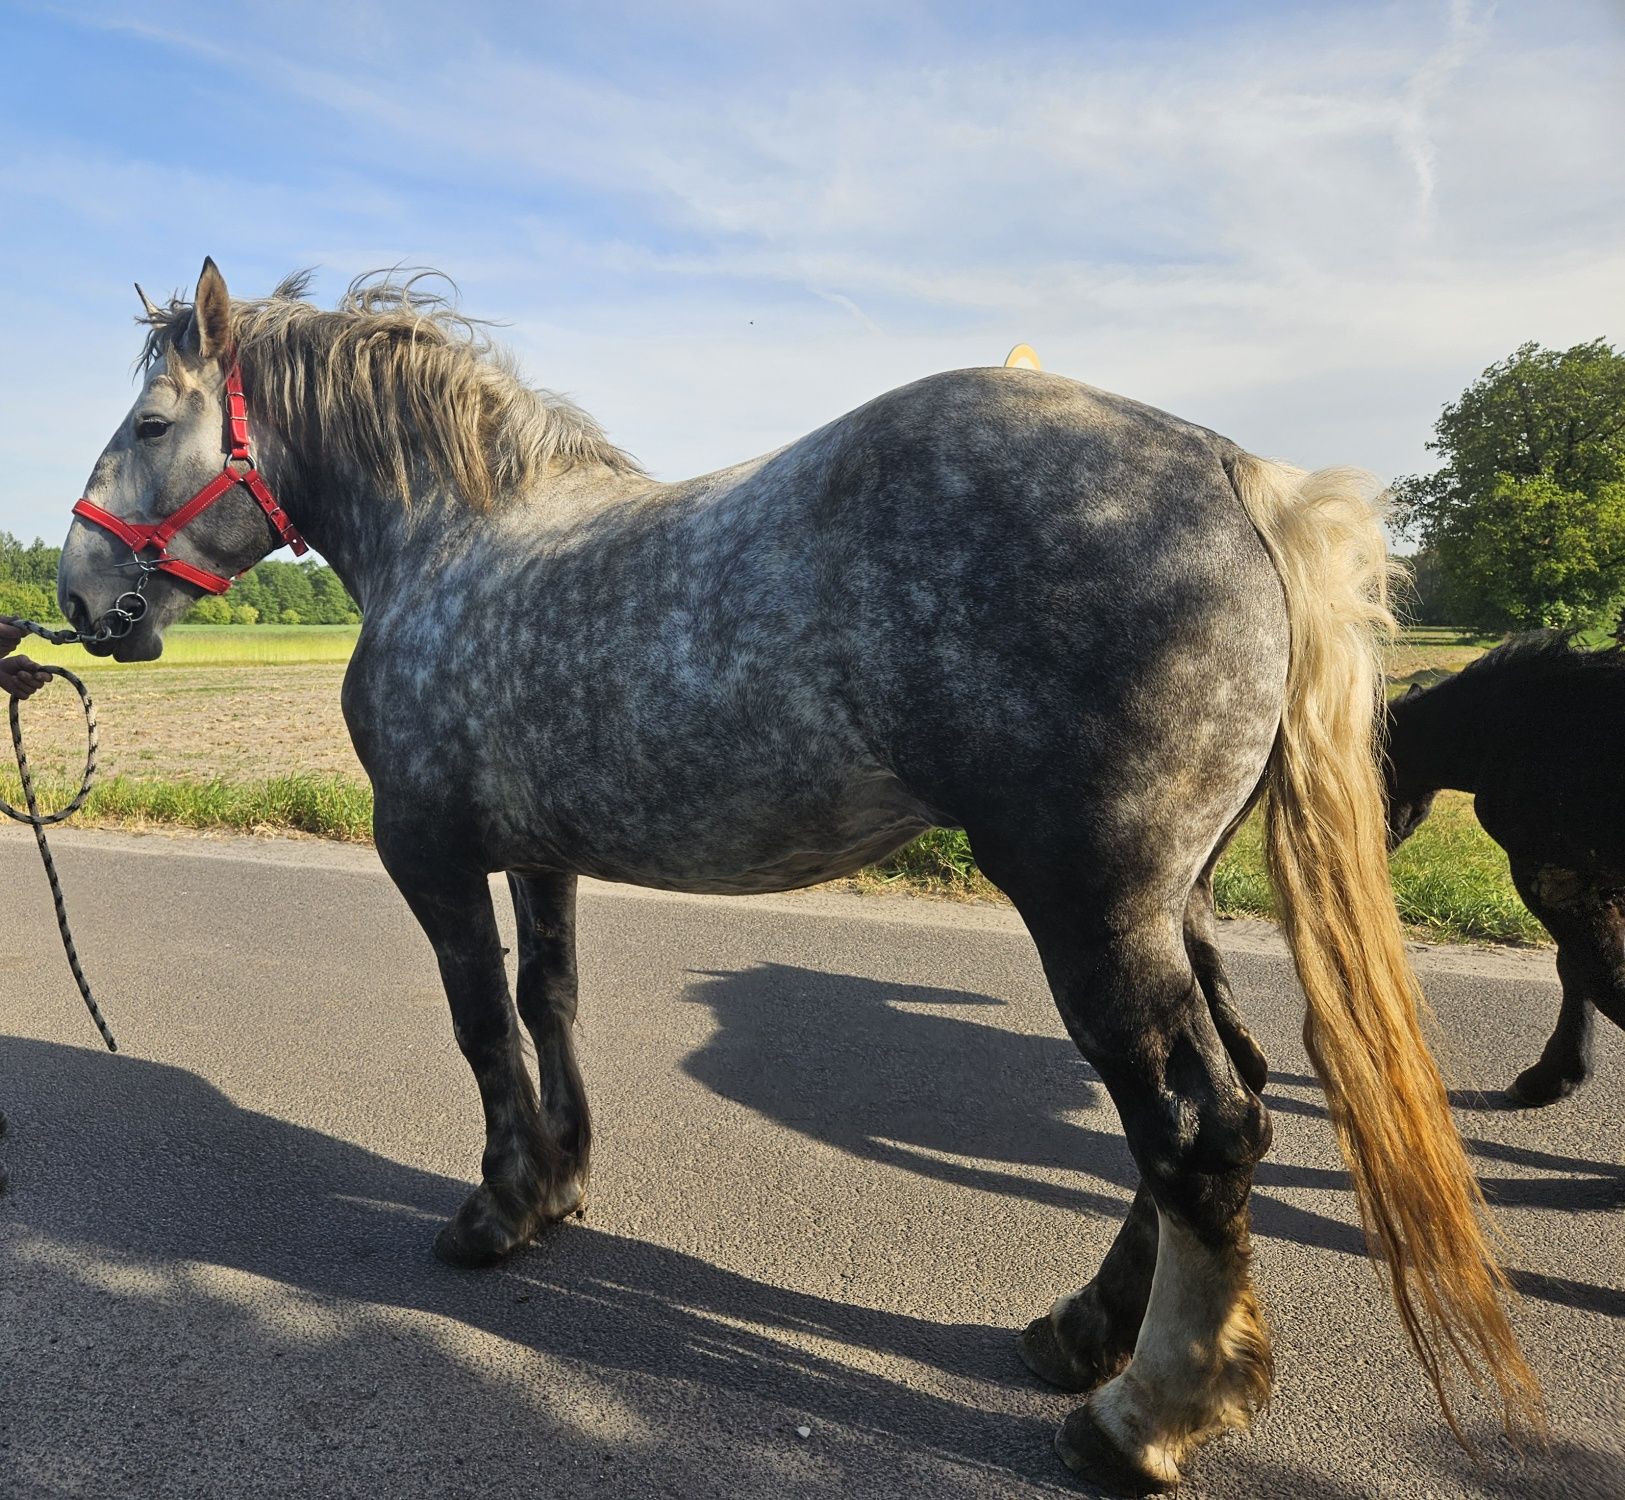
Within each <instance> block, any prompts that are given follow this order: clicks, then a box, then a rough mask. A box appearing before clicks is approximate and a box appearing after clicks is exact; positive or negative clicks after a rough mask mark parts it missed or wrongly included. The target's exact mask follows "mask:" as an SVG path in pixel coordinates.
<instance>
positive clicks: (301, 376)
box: [140, 271, 642, 510]
mask: <svg viewBox="0 0 1625 1500" xmlns="http://www.w3.org/2000/svg"><path fill="white" fill-rule="evenodd" d="M435 281H441V282H445V278H444V277H442V276H440V275H439V274H438V273H437V272H433V271H420V272H417V273H415V274H412V275H408V276H401V275H399V274H398V273H395V272H387V271H375V272H370V273H368V274H367V275H365V276H358V277H357V278H356V279H355V280H354V281H352V282H351V283H350V285H349V287H348V289H347V290H346V291H345V293H344V296H343V297H342V298H341V299H340V300H339V305H338V306H337V308H335V309H334V310H333V311H331V312H327V311H324V310H323V309H321V308H319V307H316V306H314V305H313V304H312V303H310V302H307V301H305V300H304V294H305V292H306V290H307V288H308V287H309V284H310V273H309V272H308V271H302V272H298V273H296V274H295V275H292V276H289V277H287V278H285V279H284V280H283V281H282V282H281V284H280V285H278V287H277V288H276V290H275V291H274V292H272V293H271V295H270V296H269V297H266V298H264V299H262V300H260V301H253V302H245V301H237V300H235V299H234V300H233V301H232V304H231V338H232V343H233V345H234V347H235V350H236V354H237V358H238V360H239V362H240V363H241V365H242V369H243V380H244V385H245V387H246V388H247V392H248V400H249V412H250V415H251V416H252V417H254V418H256V419H257V420H259V421H262V422H266V423H268V424H270V425H271V426H273V427H275V428H276V429H278V430H279V431H280V432H281V434H282V436H283V437H284V438H285V439H286V440H287V441H288V442H289V443H290V444H291V445H292V446H293V447H294V448H295V449H296V450H300V451H302V452H306V453H309V454H311V455H313V456H314V455H316V454H320V455H321V457H322V460H323V461H324V462H326V463H329V464H333V465H335V466H336V467H338V468H340V469H341V470H343V471H346V472H349V473H353V474H356V475H359V476H363V477H365V478H367V479H369V480H371V481H372V482H373V483H374V484H376V485H377V486H378V488H379V489H380V490H381V491H383V492H384V493H386V494H387V493H392V494H394V495H396V496H397V497H398V498H399V499H400V500H402V501H403V502H405V501H407V500H409V499H410V497H411V495H412V492H413V490H414V489H415V488H417V487H418V486H420V485H422V484H423V483H424V481H425V480H426V479H427V480H429V481H431V482H438V483H439V484H441V485H443V486H444V487H445V488H446V489H447V490H449V491H450V492H451V493H452V494H454V495H456V496H457V497H458V498H459V499H461V500H462V501H463V502H464V503H465V504H467V505H469V506H471V507H473V508H475V509H477V510H484V509H487V508H489V507H490V506H491V505H492V504H493V503H494V502H496V501H498V500H500V499H502V498H504V497H506V496H509V495H513V494H516V493H520V492H523V491H525V490H528V489H530V488H532V487H533V486H534V485H535V484H537V483H538V482H539V481H540V480H541V479H543V478H544V477H545V476H546V474H547V472H548V471H549V470H550V469H553V470H557V469H562V468H570V467H573V466H575V465H594V466H597V467H600V468H604V469H608V470H610V471H612V472H614V473H622V474H637V473H641V472H642V470H641V469H640V468H639V467H638V465H637V464H636V462H634V460H633V459H632V458H630V457H629V456H628V455H627V454H626V453H623V452H622V451H621V450H620V449H619V448H617V447H616V446H615V445H614V444H613V443H611V442H610V441H609V439H608V438H606V437H605V436H604V433H603V429H602V428H600V427H599V425H598V424H597V422H595V421H594V420H593V419H592V418H591V417H590V416H588V415H587V414H586V412H584V411H582V410H581V409H580V408H579V407H577V406H576V405H574V404H573V403H572V402H570V401H568V400H566V399H565V398H564V397H562V396H558V395H555V394H553V393H552V392H548V391H538V390H534V389H532V388H531V387H530V386H528V385H526V384H525V383H524V381H523V380H522V379H520V377H519V374H518V371H517V369H516V368H515V365H514V362H513V359H512V357H511V356H510V355H509V354H508V353H507V352H506V351H505V350H502V349H500V348H498V347H497V346H496V345H494V344H493V343H492V342H491V340H490V339H489V338H488V337H487V336H486V333H485V327H486V325H484V324H482V323H480V322H477V321H476V320H474V319H472V318H468V317H465V316H464V315H463V314H462V313H460V312H458V311H457V309H456V307H455V305H454V303H453V302H452V300H451V298H450V297H448V296H446V295H443V294H442V293H440V292H437V291H435V290H433V289H432V283H434V282H435ZM445 284H446V285H448V286H450V283H449V282H445ZM452 291H453V293H455V288H452ZM192 316H193V308H192V304H191V303H189V302H183V301H181V300H180V299H179V298H178V297H172V298H171V299H170V300H169V303H168V305H167V306H165V307H151V308H149V312H148V313H147V315H146V316H145V317H143V318H141V319H140V321H141V322H142V323H144V324H145V325H146V326H147V330H148V331H147V340H146V344H145V346H144V347H143V349H142V351H141V364H142V366H143V368H145V367H149V366H151V365H152V363H153V362H154V361H155V360H157V359H159V358H161V357H162V356H163V355H165V354H166V353H167V352H168V351H169V350H170V348H171V347H172V346H173V345H175V344H177V343H178V342H181V341H182V340H183V338H184V335H185V333H186V330H187V329H188V328H189V327H190V325H191V322H192Z"/></svg>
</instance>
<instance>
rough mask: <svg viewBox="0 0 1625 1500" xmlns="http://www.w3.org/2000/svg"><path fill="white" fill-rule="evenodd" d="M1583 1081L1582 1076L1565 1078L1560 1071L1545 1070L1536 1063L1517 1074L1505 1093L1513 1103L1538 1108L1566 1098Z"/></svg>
mask: <svg viewBox="0 0 1625 1500" xmlns="http://www.w3.org/2000/svg"><path fill="white" fill-rule="evenodd" d="M1584 1082H1585V1080H1584V1079H1583V1078H1565V1077H1563V1076H1562V1074H1560V1073H1548V1072H1545V1071H1543V1070H1542V1069H1541V1067H1540V1065H1539V1064H1538V1063H1537V1064H1536V1065H1535V1066H1534V1067H1532V1068H1525V1069H1524V1071H1523V1072H1521V1073H1520V1074H1518V1076H1517V1077H1516V1078H1514V1079H1513V1080H1512V1086H1511V1087H1510V1088H1509V1089H1508V1090H1507V1093H1508V1094H1510V1095H1511V1096H1512V1100H1513V1102H1514V1103H1515V1104H1521V1105H1523V1106H1525V1107H1526V1108H1529V1109H1540V1108H1542V1107H1543V1106H1545V1105H1547V1104H1556V1103H1557V1102H1558V1100H1560V1099H1567V1098H1568V1096H1569V1095H1570V1094H1572V1093H1573V1092H1574V1091H1575V1090H1576V1089H1577V1088H1579V1087H1580V1085H1581V1084H1582V1083H1584Z"/></svg>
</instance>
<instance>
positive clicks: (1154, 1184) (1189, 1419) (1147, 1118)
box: [983, 859, 1272, 1493]
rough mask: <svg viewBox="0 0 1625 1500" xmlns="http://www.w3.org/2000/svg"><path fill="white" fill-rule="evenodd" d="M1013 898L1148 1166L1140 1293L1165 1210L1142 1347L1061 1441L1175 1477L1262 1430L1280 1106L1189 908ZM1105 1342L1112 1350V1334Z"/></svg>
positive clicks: (1156, 1475) (1063, 1320) (1072, 1321)
mask: <svg viewBox="0 0 1625 1500" xmlns="http://www.w3.org/2000/svg"><path fill="white" fill-rule="evenodd" d="M989 863H990V862H989V861H988V860H986V859H984V860H983V867H984V869H986V868H988V867H989ZM994 878H995V879H998V878H999V877H998V875H997V874H994ZM1001 883H1002V882H1001ZM1021 885H1025V886H1026V892H1027V893H1026V894H1023V893H1021V891H1020V886H1021ZM1006 888H1007V889H1010V888H1009V886H1007V887H1006ZM1010 893H1011V895H1012V896H1013V897H1014V898H1015V900H1016V904H1017V906H1018V908H1019V909H1020V910H1021V912H1022V915H1023V916H1024V918H1025V919H1026V921H1027V925H1028V928H1029V930H1030V931H1031V932H1032V934H1033V937H1034V940H1035V941H1036V942H1037V945H1038V949H1039V953H1040V955H1041V957H1042V958H1043V961H1044V966H1045V972H1046V974H1047V975H1048V977H1049V981H1050V987H1051V989H1052V991H1053V992H1054V995H1055V998H1056V1002H1057V1004H1058V1006H1059V1008H1060V1011H1061V1015H1062V1018H1063V1020H1064V1021H1065V1023H1066V1026H1067V1029H1068V1031H1069V1032H1070V1033H1071V1035H1072V1037H1073V1039H1074V1041H1076V1042H1077V1044H1078V1046H1079V1048H1080V1050H1081V1051H1082V1052H1083V1054H1084V1056H1085V1057H1087V1058H1088V1059H1089V1061H1090V1062H1091V1063H1092V1064H1093V1065H1094V1067H1095V1068H1096V1070H1097V1071H1098V1072H1099V1073H1100V1075H1101V1078H1102V1080H1103V1081H1104V1082H1105V1084H1106V1087H1107V1089H1108V1090H1109V1091H1110V1093H1111V1095H1112V1098H1113V1099H1114V1101H1115V1102H1116V1104H1117V1107H1118V1111H1119V1113H1120V1115H1121V1117H1122V1121H1123V1126H1124V1131H1125V1134H1126V1135H1127V1138H1128V1143H1129V1147H1130V1149H1131V1151H1132V1152H1133V1154H1134V1158H1135V1162H1136V1164H1137V1165H1138V1167H1139V1169H1140V1173H1141V1178H1142V1182H1143V1185H1144V1186H1143V1200H1144V1201H1142V1200H1141V1199H1137V1200H1136V1205H1135V1208H1134V1209H1133V1210H1131V1212H1130V1216H1129V1220H1128V1222H1127V1224H1125V1227H1124V1231H1123V1232H1122V1234H1120V1235H1119V1239H1118V1244H1116V1245H1114V1246H1113V1253H1114V1254H1116V1253H1117V1252H1118V1251H1119V1249H1121V1252H1122V1265H1123V1266H1124V1267H1130V1268H1132V1267H1133V1264H1134V1262H1135V1259H1136V1256H1138V1260H1139V1265H1138V1271H1137V1274H1136V1275H1130V1276H1127V1277H1125V1278H1124V1284H1125V1285H1126V1286H1127V1287H1128V1288H1129V1289H1131V1290H1132V1289H1133V1287H1134V1286H1135V1285H1136V1284H1139V1285H1143V1282H1144V1279H1145V1274H1146V1272H1145V1264H1144V1252H1145V1249H1146V1247H1148V1246H1149V1244H1150V1243H1151V1233H1150V1219H1151V1216H1152V1215H1154V1217H1155V1247H1156V1249H1155V1262H1154V1270H1153V1271H1152V1272H1151V1274H1150V1285H1149V1289H1148V1292H1147V1295H1146V1299H1145V1302H1144V1317H1143V1320H1142V1321H1141V1322H1140V1324H1139V1327H1138V1331H1137V1334H1136V1336H1135V1339H1134V1345H1133V1350H1132V1354H1131V1357H1130V1358H1129V1359H1128V1361H1127V1363H1126V1366H1124V1367H1123V1368H1121V1369H1119V1370H1117V1372H1116V1373H1114V1374H1112V1375H1111V1376H1110V1378H1109V1379H1107V1380H1106V1381H1105V1383H1104V1384H1103V1385H1101V1386H1100V1388H1099V1389H1098V1390H1096V1391H1095V1393H1094V1394H1093V1395H1092V1396H1091V1398H1090V1400H1089V1401H1088V1402H1087V1403H1086V1404H1085V1405H1083V1406H1081V1407H1079V1408H1078V1409H1077V1410H1076V1411H1075V1412H1073V1413H1072V1415H1071V1416H1070V1417H1068V1419H1067V1420H1066V1422H1065V1423H1064V1424H1063V1426H1062V1428H1061V1430H1060V1432H1059V1434H1058V1435H1057V1438H1056V1448H1057V1451H1058V1452H1059V1453H1060V1455H1061V1457H1062V1459H1063V1460H1064V1461H1065V1462H1066V1463H1067V1465H1068V1466H1069V1467H1071V1468H1072V1469H1073V1470H1075V1471H1076V1472H1078V1473H1080V1474H1083V1475H1085V1476H1087V1477H1090V1478H1093V1479H1096V1480H1100V1481H1103V1482H1105V1483H1107V1484H1109V1485H1112V1486H1113V1487H1115V1488H1119V1489H1126V1490H1130V1491H1132V1492H1135V1493H1146V1492H1150V1491H1154V1490H1159V1489H1167V1488H1170V1487H1172V1486H1173V1485H1175V1484H1177V1483H1178V1482H1179V1478H1180V1464H1181V1463H1182V1461H1183V1460H1184V1458H1185V1457H1186V1455H1188V1454H1189V1453H1190V1452H1191V1451H1193V1450H1194V1449H1195V1447H1196V1446H1197V1445H1198V1444H1199V1443H1200V1442H1201V1441H1202V1440H1203V1439H1204V1438H1206V1437H1208V1436H1210V1435H1212V1434H1213V1433H1215V1432H1218V1431H1221V1430H1223V1429H1225V1428H1228V1427H1238V1426H1245V1425H1247V1423H1248V1422H1249V1421H1250V1420H1251V1415H1252V1413H1253V1412H1254V1411H1255V1410H1256V1409H1257V1408H1258V1407H1260V1406H1262V1405H1263V1404H1264V1403H1265V1401H1267V1399H1268V1396H1269V1389H1270V1381H1271V1374H1272V1363H1271V1357H1270V1346H1269V1337H1268V1334H1267V1332H1266V1330H1265V1326H1264V1321H1263V1317H1262V1314H1261V1311H1260V1308H1259V1304H1258V1301H1257V1298H1256V1297H1255V1295H1254V1293H1253V1291H1252V1287H1251V1284H1250V1280H1249V1276H1248V1260H1249V1240H1248V1222H1247V1197H1248V1193H1249V1191H1250V1188H1251V1183H1252V1169H1253V1166H1254V1164H1255V1163H1256V1162H1257V1161H1258V1159H1259V1158H1260V1157H1261V1156H1262V1155H1263V1154H1264V1152H1265V1150H1266V1149H1267V1147H1268V1144H1269V1135H1270V1130H1269V1117H1268V1115H1267V1113H1266V1112H1265V1110H1264V1107H1263V1104H1262V1103H1261V1101H1260V1100H1259V1099H1258V1098H1257V1096H1256V1095H1254V1094H1253V1093H1252V1091H1251V1090H1250V1089H1248V1088H1247V1087H1246V1086H1245V1085H1244V1084H1243V1083H1242V1081H1241V1079H1240V1078H1239V1077H1238V1076H1237V1072H1236V1068H1235V1065H1234V1063H1233V1062H1232V1060H1231V1057H1230V1055H1229V1053H1228V1052H1227V1051H1226V1049H1225V1046H1224V1044H1223V1042H1222V1041H1221V1040H1220V1037H1219V1033H1218V1030H1217V1028H1216V1026H1215V1024H1214V1019H1213V1015H1212V1012H1211V1010H1210V1009H1209V1005H1208V1001H1207V997H1206V996H1205V995H1204V994H1203V993H1202V990H1201V987H1200V985H1199V984H1198V982H1197V979H1196V976H1195V973H1194V972H1193V970H1192V968H1191V964H1190V958H1189V955H1188V953H1187V952H1186V948H1185V943H1184V934H1183V931H1182V927H1181V925H1180V922H1179V921H1178V920H1176V919H1170V917H1169V916H1168V914H1167V913H1166V911H1159V910H1155V909H1151V908H1150V907H1149V906H1148V907H1147V908H1146V909H1144V910H1141V911H1138V912H1135V911H1133V910H1132V909H1124V907H1123V906H1122V905H1118V906H1117V909H1115V910H1112V911H1110V912H1107V911H1106V910H1105V909H1104V905H1103V903H1101V902H1099V901H1096V902H1094V903H1093V905H1092V906H1091V904H1090V903H1089V902H1088V901H1085V902H1079V901H1077V900H1075V899H1074V900H1070V901H1068V900H1063V899H1062V898H1061V893H1060V892H1059V891H1058V890H1057V888H1056V887H1055V886H1054V885H1051V886H1050V887H1049V888H1048V889H1045V888H1044V887H1043V885H1042V884H1041V883H1038V882H1034V881H1031V880H1026V879H1024V880H1022V881H1020V882H1019V883H1018V888H1017V889H1013V890H1011V891H1010ZM1070 894H1071V895H1072V896H1073V897H1076V896H1077V895H1078V893H1077V892H1076V891H1075V890H1074V891H1073V892H1071V893H1070ZM1091 918H1093V920H1091ZM1111 1259H1112V1256H1110V1255H1109V1256H1108V1261H1110V1260H1111ZM1104 1269H1105V1267H1104V1266H1103V1270H1104ZM1091 1286H1092V1288H1093V1289H1094V1290H1097V1291H1101V1292H1103V1293H1105V1295H1104V1296H1102V1298H1101V1299H1100V1300H1101V1302H1102V1304H1103V1305H1105V1304H1109V1302H1110V1288H1103V1287H1102V1285H1101V1282H1100V1278H1097V1280H1096V1282H1095V1283H1092V1284H1091ZM1119 1290H1120V1291H1121V1290H1122V1288H1121V1287H1120V1288H1119ZM1091 1295H1092V1292H1091V1288H1086V1289H1085V1291H1084V1292H1083V1293H1081V1294H1080V1295H1079V1298H1077V1299H1066V1300H1064V1301H1063V1303H1061V1304H1059V1312H1057V1311H1056V1310H1055V1309H1052V1310H1051V1313H1050V1314H1049V1315H1047V1316H1048V1320H1049V1322H1050V1326H1051V1329H1052V1330H1054V1331H1056V1332H1057V1333H1058V1334H1060V1335H1061V1337H1063V1338H1064V1337H1065V1336H1066V1335H1067V1333H1068V1332H1069V1331H1071V1332H1073V1333H1076V1332H1077V1330H1078V1329H1079V1327H1080V1326H1084V1327H1087V1326H1088V1324H1089V1319H1088V1318H1087V1317H1086V1316H1085V1313H1086V1312H1087V1311H1088V1309H1089V1304H1090V1300H1091ZM1132 1311H1133V1309H1132V1305H1129V1306H1128V1307H1127V1308H1122V1307H1120V1308H1118V1309H1116V1310H1115V1311H1114V1310H1112V1309H1111V1308H1110V1307H1109V1306H1108V1308H1107V1315H1108V1318H1111V1317H1115V1318H1116V1321H1117V1325H1118V1328H1119V1329H1121V1327H1122V1326H1123V1324H1124V1323H1125V1322H1127V1321H1128V1318H1129V1317H1131V1316H1132ZM1040 1321H1043V1320H1040ZM1030 1335H1031V1331H1030V1330H1029V1337H1028V1338H1026V1339H1024V1345H1025V1344H1029V1343H1030V1342H1031V1337H1030ZM1100 1348H1101V1350H1103V1351H1104V1353H1105V1354H1106V1355H1107V1356H1111V1355H1112V1353H1113V1351H1112V1349H1111V1347H1110V1342H1109V1340H1108V1341H1107V1342H1106V1343H1104V1344H1103V1345H1101V1346H1100ZM1068 1353H1069V1355H1071V1356H1072V1357H1073V1360H1074V1364H1075V1365H1076V1366H1077V1367H1079V1369H1080V1371H1081V1373H1082V1374H1083V1375H1084V1376H1086V1377H1092V1376H1093V1375H1094V1374H1096V1373H1104V1370H1105V1366H1106V1364H1107V1363H1108V1362H1115V1363H1121V1360H1120V1358H1118V1359H1116V1360H1096V1361H1095V1363H1094V1365H1093V1366H1091V1365H1090V1359H1091V1358H1093V1356H1094V1354H1095V1353H1096V1350H1093V1349H1091V1350H1089V1351H1086V1357H1085V1358H1083V1359H1078V1358H1077V1357H1076V1355H1077V1350H1076V1349H1075V1348H1074V1349H1073V1350H1069V1351H1068ZM1119 1354H1120V1351H1119ZM1041 1373H1042V1372H1041ZM1063 1383H1065V1382H1063Z"/></svg>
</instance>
